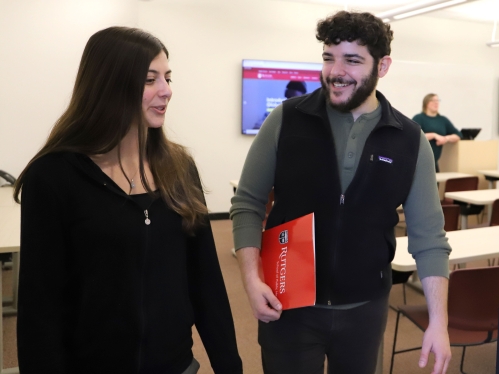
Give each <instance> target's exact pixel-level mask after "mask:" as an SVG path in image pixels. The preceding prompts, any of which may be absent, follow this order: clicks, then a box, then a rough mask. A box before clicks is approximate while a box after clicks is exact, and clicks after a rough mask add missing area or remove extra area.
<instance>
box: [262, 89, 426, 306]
mask: <svg viewBox="0 0 499 374" xmlns="http://www.w3.org/2000/svg"><path fill="white" fill-rule="evenodd" d="M377 98H378V100H379V102H380V105H381V106H382V116H381V119H380V122H379V123H378V124H377V125H376V127H375V128H374V130H373V131H372V132H371V134H370V135H369V137H368V139H367V140H366V143H365V146H364V149H363V152H362V155H361V158H360V161H359V165H358V168H357V172H356V173H355V176H354V178H353V180H352V182H351V183H350V185H349V187H348V188H347V190H346V191H345V193H342V191H341V185H340V179H339V171H338V163H337V161H336V151H335V146H334V139H333V134H332V131H331V127H330V124H329V120H328V117H327V112H326V103H325V99H324V96H323V95H322V92H321V89H319V90H316V91H314V92H313V93H311V94H309V95H304V96H300V97H297V98H292V99H289V100H286V101H284V102H283V120H282V128H281V132H280V136H279V143H278V151H277V163H276V172H275V180H274V199H275V200H274V206H273V208H272V211H271V212H270V215H269V217H268V220H267V228H271V227H274V226H276V225H278V224H281V223H283V222H287V221H290V220H292V219H295V218H298V217H300V216H303V215H305V214H308V213H311V212H314V213H315V244H316V284H317V287H316V290H317V297H316V302H317V304H325V305H339V304H350V303H356V302H362V301H368V300H374V299H376V298H378V297H381V296H382V295H384V294H387V293H388V292H389V290H390V287H391V267H390V263H391V261H392V259H393V256H394V254H395V235H394V227H395V225H396V224H397V222H398V215H397V212H396V209H397V207H398V206H399V205H400V204H402V203H403V202H404V201H405V199H406V198H407V195H408V194H409V190H410V188H411V185H412V180H413V176H414V171H415V169H416V163H417V158H418V151H419V142H420V132H421V129H420V128H419V126H418V125H417V124H416V123H415V122H413V121H411V120H410V119H408V118H407V117H405V116H404V115H403V114H401V113H400V112H398V111H397V110H396V109H394V108H392V107H391V105H390V103H389V102H388V101H387V100H386V99H385V97H384V96H383V95H382V94H381V93H379V92H377Z"/></svg>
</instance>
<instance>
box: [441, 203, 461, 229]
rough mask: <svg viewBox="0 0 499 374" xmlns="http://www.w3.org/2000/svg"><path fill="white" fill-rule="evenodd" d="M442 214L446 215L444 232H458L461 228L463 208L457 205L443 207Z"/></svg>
mask: <svg viewBox="0 0 499 374" xmlns="http://www.w3.org/2000/svg"><path fill="white" fill-rule="evenodd" d="M442 212H443V213H444V220H445V224H444V230H445V231H456V230H457V229H458V228H459V214H460V212H461V207H460V206H459V205H457V204H451V205H442Z"/></svg>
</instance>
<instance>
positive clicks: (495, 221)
mask: <svg viewBox="0 0 499 374" xmlns="http://www.w3.org/2000/svg"><path fill="white" fill-rule="evenodd" d="M490 226H499V199H497V200H495V201H494V203H493V204H492V215H491V216H490Z"/></svg>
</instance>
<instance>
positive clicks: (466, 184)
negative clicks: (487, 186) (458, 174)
mask: <svg viewBox="0 0 499 374" xmlns="http://www.w3.org/2000/svg"><path fill="white" fill-rule="evenodd" d="M476 189H478V177H463V178H451V179H448V180H447V181H446V182H445V192H459V191H472V190H476Z"/></svg>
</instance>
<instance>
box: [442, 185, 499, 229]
mask: <svg viewBox="0 0 499 374" xmlns="http://www.w3.org/2000/svg"><path fill="white" fill-rule="evenodd" d="M445 197H447V198H449V199H452V200H457V201H461V202H463V203H467V204H475V205H488V208H487V220H488V221H487V222H490V217H491V216H492V207H491V204H492V203H493V202H494V201H495V200H497V199H499V190H496V189H492V190H490V189H489V190H474V191H461V192H446V193H445ZM467 227H468V217H467V216H461V229H462V230H464V229H466V228H467Z"/></svg>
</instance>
